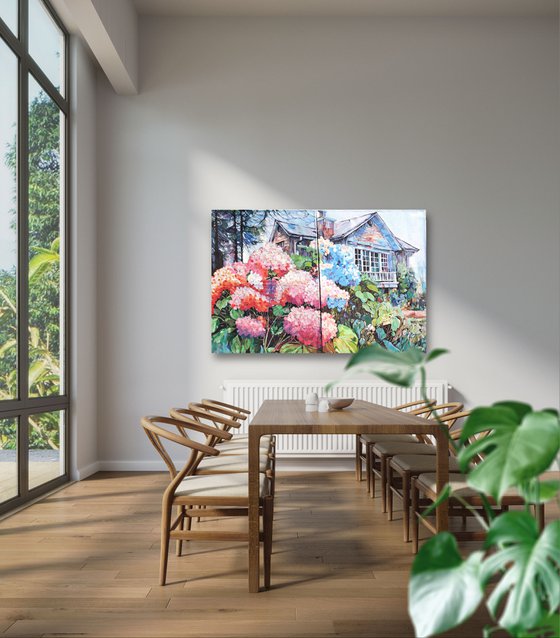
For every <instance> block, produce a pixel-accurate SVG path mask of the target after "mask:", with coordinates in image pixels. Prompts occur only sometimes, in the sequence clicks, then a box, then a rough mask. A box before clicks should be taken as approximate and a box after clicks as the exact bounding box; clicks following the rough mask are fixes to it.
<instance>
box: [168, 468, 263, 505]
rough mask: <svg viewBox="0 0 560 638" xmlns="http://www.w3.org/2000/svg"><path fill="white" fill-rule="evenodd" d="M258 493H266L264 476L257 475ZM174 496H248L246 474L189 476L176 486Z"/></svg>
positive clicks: (225, 497) (213, 497)
mask: <svg viewBox="0 0 560 638" xmlns="http://www.w3.org/2000/svg"><path fill="white" fill-rule="evenodd" d="M259 493H260V496H261V498H262V497H264V496H265V495H266V477H265V475H264V474H260V475H259ZM175 496H176V497H177V496H187V497H192V498H194V499H197V498H201V499H202V498H212V499H215V498H217V499H220V498H224V499H229V498H246V499H248V498H249V487H248V476H247V474H246V473H244V474H213V475H212V474H208V475H205V476H199V475H195V476H189V477H187V478H186V479H184V480H183V481H181V483H180V484H179V486H178V487H177V489H176V491H175Z"/></svg>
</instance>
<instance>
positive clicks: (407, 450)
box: [369, 402, 463, 513]
mask: <svg viewBox="0 0 560 638" xmlns="http://www.w3.org/2000/svg"><path fill="white" fill-rule="evenodd" d="M462 409H463V404H462V403H455V402H453V403H442V404H440V405H436V406H433V407H432V408H430V410H431V412H430V416H433V415H434V413H437V416H438V418H439V420H440V421H441V422H444V423H445V424H446V425H447V427H449V428H451V427H452V425H453V424H454V423H455V420H454V419H453V415H454V414H456V413H458V412H459V411H460V410H462ZM431 421H432V423H434V425H437V421H435V420H433V419H431ZM420 438H421V439H422V441H411V442H408V441H379V442H377V443H375V444H374V445H373V446H372V447H371V452H370V454H371V459H370V462H369V467H370V468H371V484H372V490H371V497H372V498H373V497H374V496H375V477H376V476H377V477H378V478H379V479H380V481H381V505H382V511H383V512H384V513H385V512H387V459H389V458H391V457H393V456H395V455H396V454H434V455H435V453H436V446H435V445H432V443H431V441H429V439H428V438H427V437H424V436H421V437H420ZM424 441H426V442H424ZM376 460H377V463H376V462H375V461H376Z"/></svg>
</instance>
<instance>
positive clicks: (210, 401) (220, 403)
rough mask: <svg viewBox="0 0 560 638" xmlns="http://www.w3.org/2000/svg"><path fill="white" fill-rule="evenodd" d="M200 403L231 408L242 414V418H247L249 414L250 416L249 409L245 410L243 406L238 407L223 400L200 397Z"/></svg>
mask: <svg viewBox="0 0 560 638" xmlns="http://www.w3.org/2000/svg"><path fill="white" fill-rule="evenodd" d="M202 403H204V404H206V405H213V406H217V407H220V408H225V409H227V410H232V411H234V412H237V413H238V414H240V415H242V416H243V417H244V418H243V420H245V419H247V418H248V417H249V416H251V410H246V409H245V408H240V407H239V406H237V405H232V404H231V403H224V402H223V401H217V400H216V399H202Z"/></svg>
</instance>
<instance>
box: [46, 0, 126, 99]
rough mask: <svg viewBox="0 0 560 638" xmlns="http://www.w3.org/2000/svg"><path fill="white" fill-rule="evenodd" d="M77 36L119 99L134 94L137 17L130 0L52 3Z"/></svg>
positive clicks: (68, 0)
mask: <svg viewBox="0 0 560 638" xmlns="http://www.w3.org/2000/svg"><path fill="white" fill-rule="evenodd" d="M52 4H53V6H54V8H55V10H56V11H57V13H58V15H60V18H61V19H62V21H63V22H64V23H65V24H66V26H67V27H68V29H69V30H70V31H71V32H73V33H79V34H80V35H81V36H82V37H83V39H84V40H85V42H86V44H87V45H88V47H89V48H90V49H91V52H92V53H93V55H94V56H95V58H96V59H97V61H98V62H99V65H100V66H101V68H102V69H103V71H104V73H105V75H106V76H107V78H108V80H109V82H110V83H111V85H112V87H113V88H114V90H115V92H116V93H118V94H119V95H135V94H136V93H138V16H137V14H136V9H135V8H134V5H133V4H132V0H119V2H115V0H52Z"/></svg>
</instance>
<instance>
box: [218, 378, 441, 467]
mask: <svg viewBox="0 0 560 638" xmlns="http://www.w3.org/2000/svg"><path fill="white" fill-rule="evenodd" d="M327 383H328V381H245V380H243V381H232V380H228V381H224V383H223V390H224V398H223V400H224V401H225V402H227V403H232V404H234V405H238V406H240V407H242V408H245V409H247V410H251V413H252V414H253V415H254V414H256V412H257V410H258V409H259V408H260V406H261V404H262V402H263V401H265V400H266V399H305V398H306V397H307V395H308V394H309V393H310V392H317V394H318V395H319V396H321V395H322V394H324V387H325V385H326V384H327ZM447 389H448V385H447V381H428V382H427V390H428V396H429V397H430V398H432V399H434V400H435V401H437V403H445V402H446V401H447ZM329 396H335V397H353V398H354V399H362V400H364V401H371V402H372V403H378V404H380V405H386V406H388V407H391V406H394V405H399V404H401V403H408V402H409V401H414V400H417V399H421V398H422V395H421V392H420V386H419V385H415V386H413V387H412V388H399V387H397V386H392V385H387V384H383V383H377V382H375V381H346V382H345V383H342V384H340V385H338V386H336V387H335V388H333V390H332V391H331V393H330V395H329ZM240 431H241V432H246V431H247V422H246V424H245V425H244V426H243V427H242V428H241V429H240ZM277 452H278V453H279V454H280V455H282V456H284V457H305V456H313V457H323V458H329V457H337V458H340V457H346V456H353V454H354V436H353V435H351V434H312V435H301V434H286V435H282V436H279V437H277Z"/></svg>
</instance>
